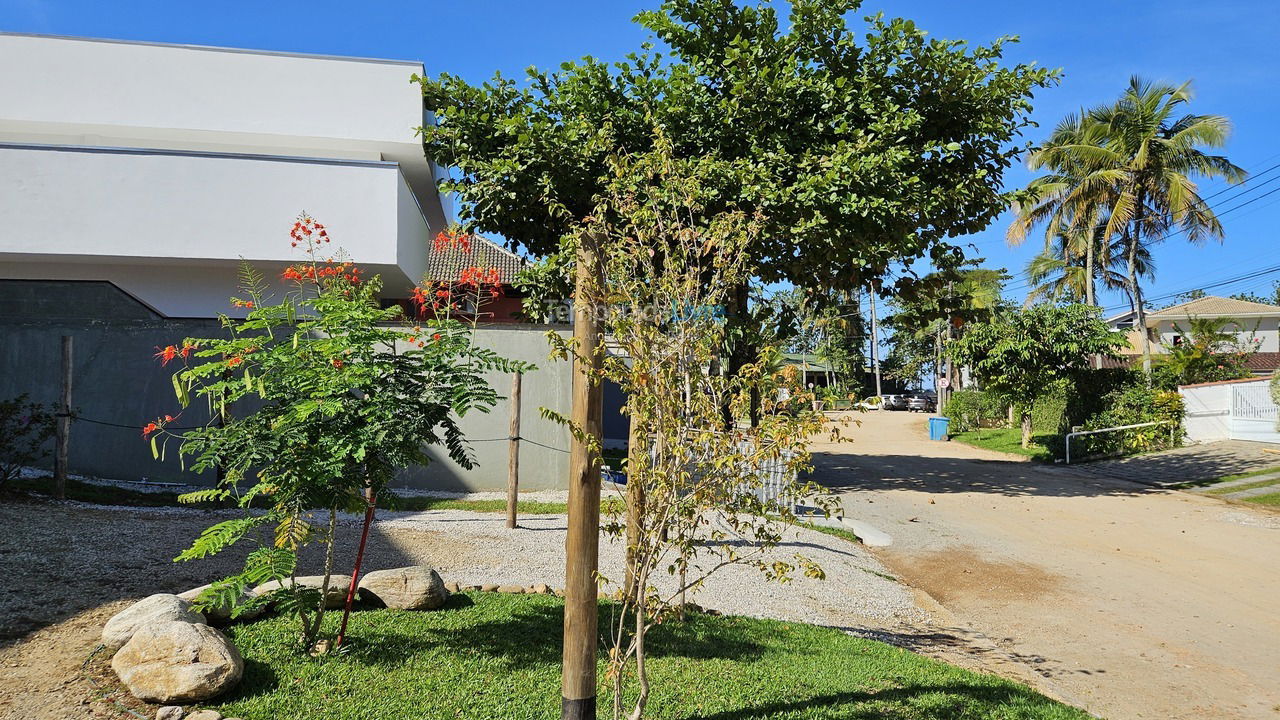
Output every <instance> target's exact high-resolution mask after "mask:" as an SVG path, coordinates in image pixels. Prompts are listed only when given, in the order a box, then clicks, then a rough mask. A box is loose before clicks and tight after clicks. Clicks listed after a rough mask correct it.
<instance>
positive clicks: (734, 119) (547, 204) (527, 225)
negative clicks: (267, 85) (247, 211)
mask: <svg viewBox="0 0 1280 720" xmlns="http://www.w3.org/2000/svg"><path fill="white" fill-rule="evenodd" d="M859 4H860V3H859V2H858V1H857V0H794V1H793V2H791V3H790V15H789V18H788V22H787V23H786V24H785V26H784V24H783V22H782V21H781V19H780V18H779V16H778V13H777V12H776V10H775V9H774V8H773V7H771V6H769V5H767V4H760V5H745V6H744V5H740V4H738V3H736V2H734V1H733V0H667V1H666V2H663V3H662V5H661V6H660V7H659V9H657V10H654V11H649V12H642V13H640V14H639V15H638V16H636V22H638V23H639V24H641V25H642V26H644V27H646V28H648V29H649V30H650V31H652V33H653V35H654V36H655V38H656V40H657V41H658V42H659V43H661V44H662V45H663V46H665V49H666V53H665V54H664V53H663V52H658V51H655V50H654V48H653V46H652V45H650V44H646V45H645V46H644V47H643V48H641V50H640V51H638V52H636V53H633V54H631V55H629V56H628V57H627V58H626V59H625V60H624V61H621V62H617V63H613V64H608V63H605V62H603V61H600V60H597V59H594V58H590V57H588V58H584V59H582V60H580V61H578V62H567V63H564V64H563V65H561V67H560V69H559V70H558V71H554V72H547V71H543V70H538V69H532V68H531V69H530V70H529V71H528V78H527V82H525V83H517V82H515V81H513V80H511V79H508V78H504V77H502V76H501V75H495V76H494V78H493V79H492V80H490V81H488V82H486V83H484V84H482V85H479V86H476V85H472V84H470V83H468V82H466V81H464V80H462V79H461V78H459V77H456V76H451V75H442V76H440V77H439V78H437V79H428V78H417V79H418V81H419V82H420V83H421V85H422V90H423V97H424V99H425V103H426V107H427V109H428V110H430V111H431V112H432V113H433V114H434V122H433V123H431V124H427V125H426V126H424V127H423V128H422V130H421V134H422V138H423V145H424V150H425V152H426V154H427V156H428V157H430V158H431V159H433V160H434V161H436V162H438V163H440V164H442V165H445V166H449V167H452V168H455V169H456V175H454V176H453V177H452V178H451V179H446V180H445V181H444V182H443V183H442V189H443V190H445V191H451V192H456V193H457V194H458V196H459V198H460V200H461V204H462V207H463V213H464V215H465V218H466V222H467V223H468V224H469V225H470V226H471V227H474V228H475V229H478V230H480V231H482V232H492V233H498V234H501V235H503V236H504V237H506V238H507V239H508V240H509V241H511V242H512V243H515V244H519V245H522V246H524V247H526V248H527V249H529V250H530V251H531V252H533V253H534V254H537V255H547V254H551V253H553V252H555V251H556V250H557V248H558V245H559V243H560V241H561V239H562V238H564V237H566V236H567V235H569V234H570V231H571V230H572V228H573V227H574V226H575V225H576V224H577V223H579V222H581V221H582V219H583V218H585V217H587V216H588V215H589V214H590V213H591V211H592V209H593V207H594V202H593V200H594V198H596V197H597V196H598V195H599V194H600V192H601V188H602V183H603V178H604V176H605V174H606V172H605V170H606V167H607V164H608V158H610V157H611V156H613V155H617V154H620V153H636V152H646V151H647V150H648V149H650V148H651V147H652V143H653V137H654V132H653V131H654V129H655V127H656V128H660V129H661V130H662V131H663V133H664V134H665V135H666V136H667V137H669V138H670V139H671V142H672V144H673V149H674V152H675V154H676V155H677V157H699V158H706V159H708V160H713V161H715V162H717V163H718V169H717V171H716V173H714V175H713V176H711V177H709V179H708V182H709V184H710V186H711V188H712V190H713V191H714V192H713V194H714V195H716V196H717V197H718V199H719V200H718V203H710V204H708V206H707V209H706V212H708V213H713V214H714V213H716V212H720V211H722V210H723V209H724V208H727V207H736V208H741V209H743V210H745V211H747V212H750V213H752V214H755V213H757V212H758V213H760V214H761V215H762V216H763V218H764V223H765V226H764V228H763V231H762V232H761V233H760V235H759V237H758V238H757V239H756V240H755V241H754V242H753V244H752V247H751V248H749V252H750V253H751V255H752V257H753V260H754V261H755V264H756V267H757V270H756V272H757V274H758V276H759V278H760V279H761V280H763V281H765V282H774V281H790V282H792V283H794V284H796V285H801V286H808V287H812V286H815V285H821V286H829V287H839V288H858V287H865V284H866V283H867V282H868V281H870V280H873V279H877V278H879V277H880V276H881V275H882V274H883V272H884V270H885V268H886V267H888V266H889V264H890V263H893V262H896V261H900V260H910V259H915V258H926V257H927V258H928V259H929V260H931V261H932V262H934V263H935V264H936V265H937V266H939V267H952V266H955V265H958V264H959V263H960V262H961V261H962V260H963V254H962V252H961V250H960V248H958V247H956V246H954V245H951V244H950V243H949V242H947V239H948V238H950V237H953V236H958V235H964V234H967V233H972V232H975V231H977V230H981V229H982V228H984V227H986V226H987V225H988V224H989V223H990V222H991V221H992V220H994V219H995V217H996V216H997V215H998V214H999V213H1000V212H1001V211H1002V210H1003V209H1004V208H1005V207H1007V205H1008V203H1009V201H1010V198H1011V196H1010V194H1009V193H1006V192H1005V191H1004V189H1003V187H1002V178H1003V174H1004V171H1005V170H1006V169H1007V168H1008V167H1009V165H1010V164H1011V163H1012V162H1013V161H1014V159H1015V158H1016V157H1017V155H1018V154H1019V153H1020V152H1021V151H1022V150H1024V149H1025V148H1024V147H1022V146H1020V145H1018V144H1016V142H1015V141H1016V139H1017V137H1018V135H1019V134H1020V131H1021V130H1022V129H1023V128H1024V127H1026V126H1027V125H1028V124H1030V121H1029V120H1028V113H1029V111H1030V107H1031V106H1030V99H1031V94H1032V92H1033V91H1034V90H1035V89H1036V88H1039V87H1043V86H1045V85H1047V84H1049V83H1050V82H1052V81H1053V79H1054V78H1055V74H1054V73H1052V72H1050V71H1047V70H1045V69H1042V68H1037V67H1035V66H1033V65H1025V64H1019V65H1014V66H1011V67H1006V66H1004V65H1002V63H1001V59H1002V50H1003V46H1004V43H1005V42H1007V41H1008V39H1007V38H1002V39H998V40H996V41H994V42H993V43H992V44H990V45H985V46H976V47H969V46H967V45H966V44H965V43H964V42H962V41H950V40H937V39H928V38H926V34H925V32H924V31H923V30H921V29H920V28H918V27H917V26H916V25H915V24H914V23H913V22H911V21H909V20H903V19H892V20H888V19H885V18H883V17H882V16H879V15H876V16H872V17H869V18H866V27H865V28H864V29H861V30H855V29H854V28H851V27H850V25H849V23H848V22H847V18H848V17H849V15H850V14H851V13H853V12H854V11H856V10H857V9H858V7H859Z"/></svg>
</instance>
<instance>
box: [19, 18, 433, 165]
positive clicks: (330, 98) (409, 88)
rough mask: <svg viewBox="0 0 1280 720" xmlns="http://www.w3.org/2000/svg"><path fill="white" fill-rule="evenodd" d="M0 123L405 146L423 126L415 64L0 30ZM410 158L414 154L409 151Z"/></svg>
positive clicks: (417, 66) (419, 66)
mask: <svg viewBox="0 0 1280 720" xmlns="http://www.w3.org/2000/svg"><path fill="white" fill-rule="evenodd" d="M0 67H5V68H8V70H9V71H8V72H4V73H0V108H2V109H0V117H3V119H4V120H5V121H9V122H14V123H17V122H31V123H40V124H46V125H50V124H75V125H79V126H81V127H84V128H94V129H96V130H97V131H110V128H117V129H124V128H163V129H166V130H190V131H202V132H224V133H240V134H245V135H256V136H277V137H278V138H280V139H282V140H284V141H285V142H286V143H287V142H296V141H290V140H287V138H335V139H346V140H349V141H353V143H352V144H353V145H357V144H359V143H360V142H368V143H377V142H384V143H413V142H414V140H413V137H414V136H413V130H414V128H415V127H418V126H420V125H422V123H423V110H422V96H421V92H420V90H419V89H418V88H417V87H416V86H414V85H410V84H409V76H410V75H411V74H413V73H415V72H417V73H421V72H422V65H421V64H420V63H414V62H387V61H380V62H368V61H360V60H356V59H347V58H326V57H307V56H296V55H285V54H270V53H256V52H242V51H234V50H229V49H224V48H201V47H189V46H188V47H184V46H174V45H155V44H144V43H129V42H103V41H98V40H89V39H80V38H50V37H37V36H25V35H0ZM418 154H419V156H420V155H421V152H419V153H418Z"/></svg>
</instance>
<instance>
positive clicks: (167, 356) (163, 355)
mask: <svg viewBox="0 0 1280 720" xmlns="http://www.w3.org/2000/svg"><path fill="white" fill-rule="evenodd" d="M157 349H159V348H157ZM177 356H178V348H176V347H174V346H173V345H165V346H164V349H163V350H160V352H158V353H156V357H158V358H160V364H161V365H162V366H163V365H168V364H169V361H170V360H172V359H174V358H175V357H177ZM184 357H185V356H184Z"/></svg>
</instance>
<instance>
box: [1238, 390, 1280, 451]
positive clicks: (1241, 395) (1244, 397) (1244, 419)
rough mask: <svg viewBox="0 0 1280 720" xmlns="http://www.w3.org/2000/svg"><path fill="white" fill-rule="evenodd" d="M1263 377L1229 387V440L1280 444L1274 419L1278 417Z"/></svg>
mask: <svg viewBox="0 0 1280 720" xmlns="http://www.w3.org/2000/svg"><path fill="white" fill-rule="evenodd" d="M1268 385H1269V383H1268V382H1267V381H1266V380H1259V381H1258V382H1251V383H1240V384H1238V385H1234V386H1232V388H1231V431H1230V437H1231V439H1232V440H1252V441H1254V442H1269V443H1280V432H1278V431H1277V430H1276V421H1277V419H1280V412H1278V411H1277V408H1276V403H1275V401H1274V400H1272V399H1271V388H1270V387H1268Z"/></svg>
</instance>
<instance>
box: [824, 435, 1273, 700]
mask: <svg viewBox="0 0 1280 720" xmlns="http://www.w3.org/2000/svg"><path fill="white" fill-rule="evenodd" d="M860 417H861V418H862V419H863V423H862V425H861V426H860V427H857V428H853V429H851V433H850V434H852V436H853V438H854V442H853V443H849V444H840V445H823V446H819V447H816V448H815V450H816V452H817V457H816V458H815V479H817V480H818V481H820V482H823V483H825V484H827V485H829V486H831V487H835V488H840V489H841V490H842V492H843V495H842V497H843V500H844V503H845V508H846V512H848V513H849V514H850V515H851V516H853V517H857V518H859V519H862V520H865V521H867V522H869V523H871V524H872V525H874V526H876V527H878V528H879V529H881V530H884V531H885V532H887V533H888V534H889V535H891V536H892V538H893V544H892V545H891V546H890V547H887V548H884V549H882V550H881V551H880V552H879V554H880V556H881V559H882V560H883V561H884V562H885V563H886V564H887V565H888V566H889V567H890V568H891V569H892V570H893V571H894V573H895V574H896V575H898V576H899V577H901V578H902V579H903V580H905V581H906V582H909V583H911V584H912V585H913V586H915V587H916V588H918V589H920V590H923V591H924V592H926V593H928V594H929V595H930V596H931V597H932V598H933V599H934V600H936V601H937V602H939V603H941V605H942V606H943V607H944V608H945V609H946V610H947V611H949V612H950V614H952V615H953V616H954V617H953V620H952V622H953V623H954V624H955V625H957V626H958V632H956V633H955V635H957V636H965V635H969V637H972V636H973V634H976V635H978V636H980V637H985V638H987V639H989V640H990V641H991V642H993V643H994V645H995V649H994V650H990V651H984V652H986V653H987V654H988V655H992V656H997V655H998V656H999V660H1000V661H1003V662H1006V663H1018V664H1021V665H1024V666H1026V667H1030V668H1031V669H1032V670H1033V671H1034V673H1036V675H1038V676H1039V678H1040V680H1039V681H1038V683H1037V684H1039V685H1040V686H1041V687H1042V688H1044V689H1045V690H1047V691H1049V692H1052V693H1056V694H1057V695H1059V696H1060V697H1062V698H1063V699H1065V700H1067V701H1069V702H1072V703H1074V704H1077V705H1080V706H1082V707H1085V708H1087V709H1089V710H1090V711H1092V712H1094V713H1095V714H1098V715H1101V716H1104V717H1110V718H1267V719H1270V720H1276V719H1280V514H1277V513H1274V512H1268V511H1266V510H1262V509H1257V510H1255V509H1251V508H1248V507H1243V506H1239V505H1231V504H1227V503H1225V502H1223V501H1220V500H1216V499H1213V498H1209V497H1201V496H1195V495H1191V494H1189V493H1180V492H1175V491H1162V490H1154V489H1151V488H1148V487H1146V486H1143V485H1137V484H1133V483H1129V482H1124V481H1119V480H1116V481H1112V480H1107V479H1100V478H1097V477H1090V476H1086V475H1083V474H1080V473H1077V472H1074V471H1069V470H1066V469H1064V468H1053V467H1045V466H1040V465H1035V464H1031V463H1027V462H1018V461H1014V460H1012V459H1011V458H1009V457H1008V456H1004V455H1001V454H998V453H991V452H987V451H983V450H979V449H976V448H971V447H967V446H963V445H960V444H958V443H942V442H930V441H929V440H928V437H927V434H926V432H925V418H924V417H923V416H920V415H914V414H910V413H905V412H877V413H867V414H865V415H861V416H860ZM942 635H943V636H946V633H942ZM957 642H959V641H957ZM988 647H990V646H988Z"/></svg>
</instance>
